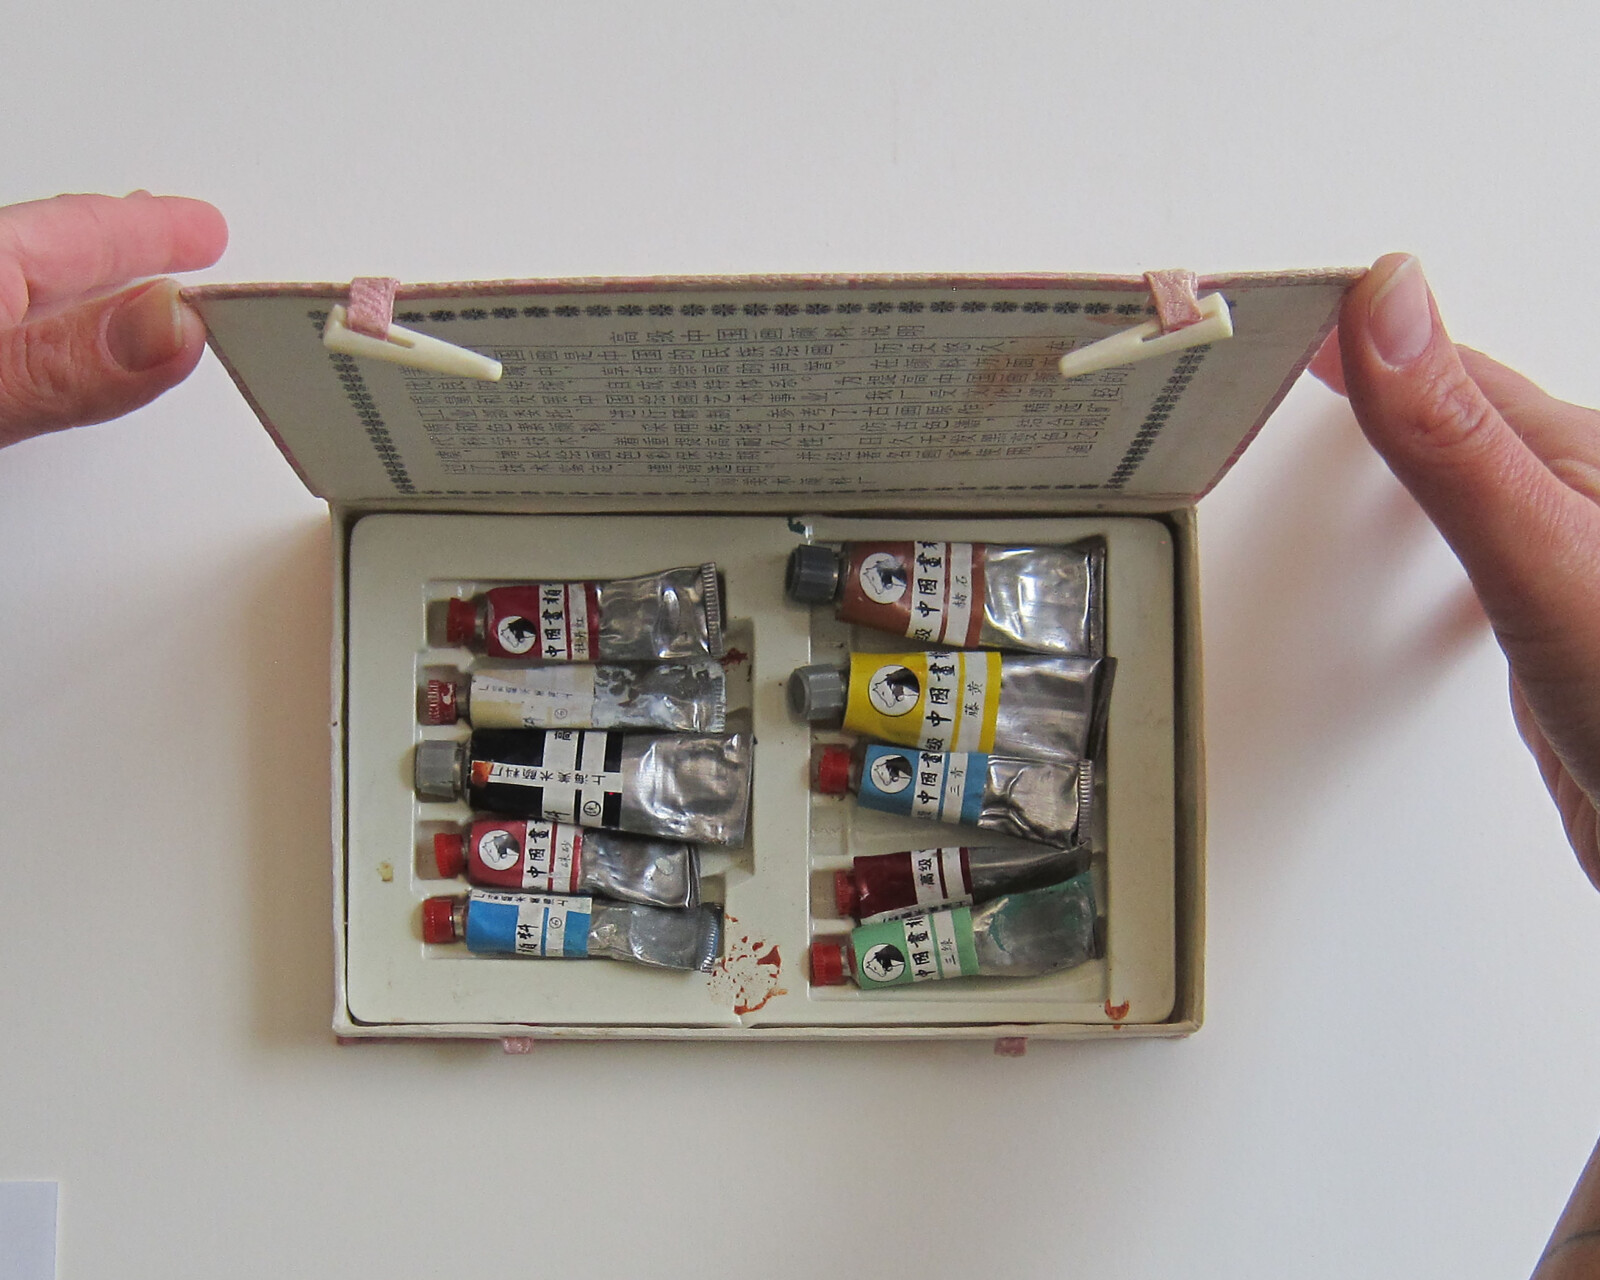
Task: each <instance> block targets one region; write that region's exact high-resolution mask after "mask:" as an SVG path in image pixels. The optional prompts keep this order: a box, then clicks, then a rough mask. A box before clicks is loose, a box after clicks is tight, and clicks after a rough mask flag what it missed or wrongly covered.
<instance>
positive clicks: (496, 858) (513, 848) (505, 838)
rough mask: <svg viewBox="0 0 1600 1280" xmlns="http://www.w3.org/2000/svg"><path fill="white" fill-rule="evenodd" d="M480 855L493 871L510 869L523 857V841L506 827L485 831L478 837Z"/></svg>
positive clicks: (485, 864) (484, 863)
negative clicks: (505, 828)
mask: <svg viewBox="0 0 1600 1280" xmlns="http://www.w3.org/2000/svg"><path fill="white" fill-rule="evenodd" d="M478 857H479V858H481V859H482V860H483V865H484V866H486V867H488V868H489V870H491V871H509V870H511V868H512V867H514V866H516V865H517V862H518V860H519V859H520V858H521V857H522V841H520V840H518V839H517V838H516V836H514V835H512V834H511V832H509V831H506V830H504V829H498V828H497V829H496V830H494V831H485V832H484V833H483V835H481V836H480V837H479V838H478Z"/></svg>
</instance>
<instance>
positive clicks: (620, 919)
mask: <svg viewBox="0 0 1600 1280" xmlns="http://www.w3.org/2000/svg"><path fill="white" fill-rule="evenodd" d="M422 940H423V941H424V942H431V943H449V942H465V943H466V944H467V950H468V951H471V952H473V953H474V954H477V955H491V956H527V957H544V958H546V959H554V960H585V959H590V958H597V957H604V958H606V959H609V960H626V961H629V962H630V963H633V964H646V965H653V966H655V967H656V968H658V969H686V970H690V971H698V972H700V973H710V972H711V970H712V968H713V966H714V965H715V964H716V960H717V953H718V951H720V950H721V948H722V909H721V908H720V907H715V906H701V907H691V908H689V909H688V910H685V911H669V910H667V909H666V908H665V907H647V906H642V905H640V904H638V903H627V902H601V901H600V900H598V899H596V898H567V897H555V896H550V895H546V894H534V893H493V892H489V891H487V890H483V889H474V890H473V891H472V892H471V893H470V894H468V895H467V896H466V897H465V898H446V897H439V898H428V899H427V900H425V901H424V902H423V904H422Z"/></svg>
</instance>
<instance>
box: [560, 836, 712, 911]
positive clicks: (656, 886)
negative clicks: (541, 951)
mask: <svg viewBox="0 0 1600 1280" xmlns="http://www.w3.org/2000/svg"><path fill="white" fill-rule="evenodd" d="M578 867H579V870H578V875H579V881H578V888H579V891H580V892H582V893H591V894H595V895H597V896H599V897H602V898H613V899H615V900H616V901H618V902H638V903H643V904H645V905H647V906H656V907H679V908H682V907H694V906H698V905H699V903H700V853H699V850H697V849H696V848H695V846H694V845H692V844H682V843H680V842H678V841H675V840H650V839H646V838H644V837H641V836H629V835H623V834H621V833H620V832H614V831H585V832H584V833H583V850H582V853H581V854H580V855H579V862H578Z"/></svg>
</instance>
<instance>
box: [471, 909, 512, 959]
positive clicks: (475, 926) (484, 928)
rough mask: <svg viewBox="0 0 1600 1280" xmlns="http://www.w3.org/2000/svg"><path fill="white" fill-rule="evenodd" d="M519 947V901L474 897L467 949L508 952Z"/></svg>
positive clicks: (491, 952)
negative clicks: (498, 900) (500, 900)
mask: <svg viewBox="0 0 1600 1280" xmlns="http://www.w3.org/2000/svg"><path fill="white" fill-rule="evenodd" d="M516 949H517V907H516V904H515V903H513V902H486V901H484V900H483V899H481V898H480V899H477V900H475V901H474V902H473V903H472V905H471V906H470V907H469V908H468V909H467V950H468V951H484V952H488V953H490V954H494V953H508V954H509V953H514V952H515V951H516Z"/></svg>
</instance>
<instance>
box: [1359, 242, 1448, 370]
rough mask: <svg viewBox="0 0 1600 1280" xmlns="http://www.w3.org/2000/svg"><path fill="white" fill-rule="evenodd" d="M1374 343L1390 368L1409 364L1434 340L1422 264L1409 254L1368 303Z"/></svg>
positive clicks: (1368, 314) (1430, 307)
mask: <svg viewBox="0 0 1600 1280" xmlns="http://www.w3.org/2000/svg"><path fill="white" fill-rule="evenodd" d="M1367 319H1368V322H1369V324H1370V325H1371V328H1372V345H1373V346H1374V347H1376V348H1377V349H1378V355H1379V357H1381V358H1382V360H1383V362H1384V363H1385V364H1386V365H1389V366H1390V367H1391V368H1395V369H1398V368H1401V367H1402V366H1404V365H1408V364H1410V363H1411V362H1412V361H1413V360H1415V359H1416V358H1417V357H1418V356H1420V355H1421V354H1422V353H1423V352H1424V351H1426V350H1427V348H1428V344H1429V343H1430V342H1432V341H1433V308H1432V306H1431V305H1430V304H1429V299H1428V282H1427V281H1426V280H1424V279H1423V278H1422V264H1421V263H1420V262H1418V261H1417V260H1416V259H1415V258H1409V257H1408V258H1407V259H1406V260H1405V261H1404V262H1402V263H1401V264H1400V265H1399V266H1397V267H1396V268H1395V269H1394V271H1393V272H1392V273H1391V274H1390V276H1389V278H1388V279H1387V280H1385V281H1384V282H1383V284H1382V285H1381V286H1379V288H1378V291H1377V292H1376V293H1375V294H1373V295H1372V301H1371V302H1370V303H1368V304H1367Z"/></svg>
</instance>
